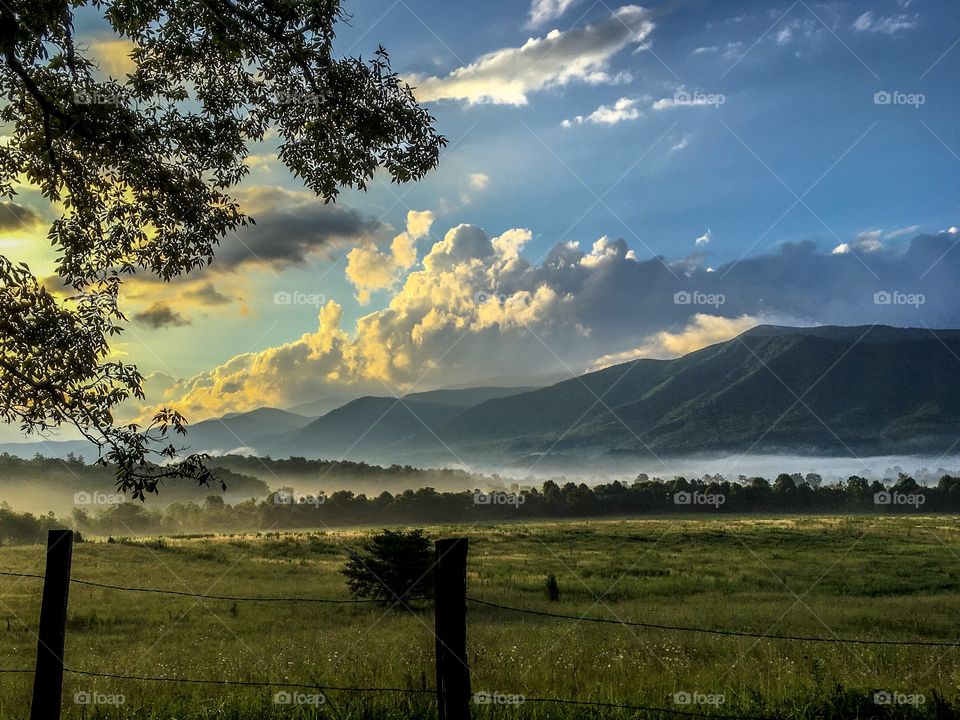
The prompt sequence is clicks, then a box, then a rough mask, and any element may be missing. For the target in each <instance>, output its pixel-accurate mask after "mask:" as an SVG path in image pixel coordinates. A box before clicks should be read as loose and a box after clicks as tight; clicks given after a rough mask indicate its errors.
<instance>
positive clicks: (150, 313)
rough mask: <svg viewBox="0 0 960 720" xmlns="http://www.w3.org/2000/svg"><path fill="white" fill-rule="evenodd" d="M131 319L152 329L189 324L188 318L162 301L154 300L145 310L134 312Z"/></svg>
mask: <svg viewBox="0 0 960 720" xmlns="http://www.w3.org/2000/svg"><path fill="white" fill-rule="evenodd" d="M133 319H134V320H135V321H136V322H138V323H141V324H143V325H146V326H147V327H150V328H153V329H154V330H159V329H160V328H164V327H182V326H184V325H189V324H190V320H189V319H188V318H186V317H184V316H183V315H181V314H180V313H179V312H177V311H176V310H174V309H173V308H172V307H170V306H169V305H168V304H167V303H165V302H162V301H158V302H155V303H153V304H152V305H151V306H150V307H148V308H147V309H146V310H143V311H141V312H138V313H135V314H134V316H133Z"/></svg>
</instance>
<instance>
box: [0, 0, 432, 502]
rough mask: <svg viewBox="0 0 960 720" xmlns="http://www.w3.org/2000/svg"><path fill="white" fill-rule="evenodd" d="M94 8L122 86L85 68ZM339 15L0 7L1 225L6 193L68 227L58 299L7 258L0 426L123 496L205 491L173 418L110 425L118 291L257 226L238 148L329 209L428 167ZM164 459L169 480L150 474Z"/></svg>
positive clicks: (117, 395)
mask: <svg viewBox="0 0 960 720" xmlns="http://www.w3.org/2000/svg"><path fill="white" fill-rule="evenodd" d="M84 5H90V6H92V7H93V8H96V9H98V10H100V11H102V12H103V15H104V17H105V19H106V21H107V22H108V23H109V25H110V26H111V27H112V29H113V30H114V31H115V33H116V34H117V35H118V36H120V38H122V39H125V40H128V41H130V43H131V47H132V50H131V55H130V57H131V60H132V61H133V63H134V69H133V71H132V72H130V73H129V74H127V75H126V76H125V77H124V78H122V79H115V78H112V77H107V76H105V75H104V74H103V73H101V72H100V71H99V69H98V68H97V66H96V64H95V61H94V60H93V59H92V58H91V57H88V55H87V54H85V48H84V46H83V44H82V43H80V42H77V40H76V37H75V32H74V15H75V13H76V12H77V11H78V9H80V8H81V7H82V6H84ZM343 19H344V14H343V11H342V9H341V8H340V4H339V1H338V0H297V1H296V2H291V0H5V2H3V3H0V98H2V101H0V121H2V122H3V123H4V124H5V125H6V127H7V128H9V130H8V131H7V132H8V138H7V139H6V142H5V144H4V145H3V146H0V199H4V202H3V207H0V212H12V211H15V210H16V209H18V206H16V205H14V204H13V203H12V199H13V198H14V196H16V194H17V188H18V187H19V186H21V185H22V184H28V185H29V186H31V187H32V188H35V189H38V190H39V192H40V193H42V195H43V197H44V198H46V199H47V200H48V201H50V203H51V204H52V206H53V207H56V208H57V211H58V212H60V215H59V217H57V218H56V219H55V220H54V221H53V223H52V224H51V226H50V228H49V231H48V240H49V242H50V244H51V245H52V246H53V248H54V249H55V251H56V272H57V275H59V279H58V284H62V285H63V286H64V287H66V288H69V291H68V292H69V293H72V295H71V297H69V298H67V299H65V300H64V299H58V298H57V297H55V296H54V295H53V294H51V292H50V291H49V290H48V288H47V287H46V286H45V284H44V283H42V282H41V281H40V280H38V278H37V277H35V276H34V275H33V274H32V273H31V271H30V268H29V267H28V266H27V265H25V264H22V263H20V264H17V263H15V262H14V261H12V260H10V259H8V258H6V257H3V256H0V419H2V420H4V421H6V422H11V423H17V424H19V425H20V426H21V427H22V429H23V430H24V431H26V432H44V431H49V430H52V429H54V428H57V427H59V426H62V425H65V424H68V425H73V426H75V427H77V428H78V429H79V430H80V431H81V432H82V433H83V434H84V435H85V436H86V437H87V438H88V439H90V440H91V441H93V442H94V443H96V444H97V445H98V447H99V448H100V455H101V460H103V461H104V462H105V463H109V464H111V465H114V466H115V467H116V472H117V484H118V486H119V487H120V488H121V489H124V490H127V489H129V490H132V492H133V494H134V496H135V497H140V498H142V497H143V494H144V493H145V492H156V490H157V486H158V484H159V483H160V482H162V480H163V479H164V478H168V477H174V476H180V477H189V478H192V479H193V480H195V481H197V482H199V483H201V484H206V483H208V482H209V481H210V480H211V479H212V476H211V474H210V473H209V471H208V470H207V469H206V467H205V465H204V462H203V460H204V458H203V457H202V456H197V455H193V456H189V457H187V458H185V459H182V458H181V457H180V450H181V448H176V447H175V446H174V445H173V444H172V442H171V437H173V436H174V435H176V434H181V433H184V432H185V422H184V418H183V417H182V416H180V415H179V414H178V413H177V412H174V411H173V410H162V411H160V412H158V413H157V414H156V416H155V418H154V419H153V421H152V422H151V423H149V424H148V425H147V426H146V427H142V426H138V425H127V426H122V427H118V426H116V425H115V423H114V413H115V410H116V409H117V406H118V405H119V404H120V403H122V402H124V401H125V400H127V399H129V398H140V399H142V398H143V389H142V381H143V378H142V376H141V374H140V373H139V372H138V371H137V368H136V367H134V366H131V365H128V364H125V363H122V362H117V361H114V360H110V359H108V356H109V350H110V346H109V341H110V338H113V337H115V336H116V335H117V334H119V333H120V332H122V330H123V322H124V321H125V317H124V315H123V312H122V310H121V308H120V307H119V306H118V304H117V298H118V291H119V287H120V285H121V283H122V282H123V280H124V278H127V277H129V276H130V275H133V274H134V273H137V272H146V273H149V274H151V275H154V276H156V277H159V278H161V279H163V280H167V281H169V280H171V279H173V278H176V277H179V276H181V275H183V274H185V273H189V272H190V271H192V270H195V269H197V268H200V267H203V266H204V265H206V264H208V263H210V262H211V261H212V259H213V257H214V254H215V251H216V248H217V245H218V243H219V242H220V240H221V238H223V237H224V236H226V235H227V234H229V233H231V232H234V231H236V230H238V229H239V228H241V227H243V226H245V225H246V224H248V223H251V222H253V219H252V218H249V217H247V216H246V215H244V213H243V212H242V210H241V209H240V207H239V205H238V203H237V202H236V201H235V200H234V199H233V198H232V197H231V196H230V189H231V188H233V187H234V186H236V185H237V183H239V182H240V181H241V180H242V179H243V178H244V176H245V175H246V174H247V172H248V168H247V165H246V164H245V162H244V160H245V159H246V157H247V152H248V150H247V148H248V143H251V142H256V141H260V140H263V139H264V136H265V135H266V133H267V132H268V130H270V131H273V132H275V133H276V134H277V135H278V136H279V137H280V138H281V139H282V142H281V144H280V147H279V152H278V154H279V158H280V160H282V161H283V163H284V164H285V165H286V166H287V167H288V168H289V169H290V170H291V171H292V172H293V173H294V174H295V175H296V176H297V177H298V178H300V179H301V180H302V181H303V183H304V184H305V185H306V186H307V187H309V188H310V189H311V190H313V191H314V192H315V193H316V194H317V195H318V196H319V197H321V198H323V199H324V201H327V202H329V201H332V200H335V199H336V197H337V194H338V191H339V189H340V188H341V187H343V186H349V187H356V188H360V189H366V187H367V184H368V182H369V181H370V180H371V179H372V177H373V175H374V172H375V170H376V169H377V168H378V167H384V168H385V169H386V170H387V171H388V172H389V174H390V176H391V178H392V179H393V180H394V181H396V182H405V181H410V180H416V179H418V178H420V177H422V176H423V175H424V174H425V173H426V172H427V171H429V170H430V169H432V168H433V167H435V166H436V163H437V160H438V157H439V152H440V150H441V148H442V147H443V146H444V144H445V143H446V140H445V138H444V137H443V136H441V135H439V134H437V132H436V131H435V129H434V119H433V118H432V117H431V116H430V114H429V113H428V112H427V111H426V110H425V109H424V108H422V107H420V106H419V105H418V103H417V102H416V100H415V98H414V96H413V94H412V92H411V89H410V87H409V86H408V85H406V84H405V83H404V82H403V81H402V80H400V79H399V78H398V77H397V75H396V74H395V73H393V72H392V71H391V69H390V63H389V59H388V56H387V53H386V51H385V50H384V49H383V48H382V47H380V48H378V49H377V51H376V53H375V54H374V56H373V57H372V58H371V59H369V60H368V61H363V60H362V59H359V58H351V57H337V56H335V55H334V53H333V42H334V30H335V25H336V24H337V23H338V22H339V21H341V20H343ZM160 460H164V461H165V464H161V463H160V462H158V461H160Z"/></svg>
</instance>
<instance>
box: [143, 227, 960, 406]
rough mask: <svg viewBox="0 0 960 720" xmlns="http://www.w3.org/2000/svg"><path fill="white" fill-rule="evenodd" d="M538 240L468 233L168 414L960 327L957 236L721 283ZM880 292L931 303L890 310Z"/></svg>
mask: <svg viewBox="0 0 960 720" xmlns="http://www.w3.org/2000/svg"><path fill="white" fill-rule="evenodd" d="M407 232H411V229H410V228H408V231H407ZM531 239H532V233H531V231H530V230H529V229H525V228H514V229H510V230H506V231H504V232H501V233H500V234H499V235H494V236H491V235H489V234H488V233H486V232H485V231H484V230H482V229H481V228H478V227H475V226H472V225H457V226H455V227H453V228H451V229H449V230H448V231H447V232H446V233H445V234H444V235H443V237H442V238H441V239H439V240H437V241H436V242H434V244H433V246H432V247H431V248H430V249H429V251H428V252H427V253H426V255H424V257H423V259H422V260H421V261H420V262H419V263H418V262H413V263H412V264H411V265H410V266H409V268H408V269H405V270H402V271H400V273H399V276H398V277H397V279H396V280H395V282H396V286H395V289H394V290H392V294H391V297H390V299H389V302H388V303H387V305H386V306H385V307H383V308H381V309H378V310H375V311H373V312H371V313H369V314H367V315H365V316H363V317H361V318H360V319H359V320H357V322H356V323H355V325H353V326H352V327H346V326H344V323H343V312H342V308H341V307H340V305H339V304H337V303H336V302H333V301H330V302H328V303H327V304H326V305H324V306H323V307H322V309H321V310H320V312H319V317H318V325H317V327H316V328H314V329H312V330H310V331H309V332H306V333H304V334H303V335H302V336H301V337H300V338H299V339H298V340H295V341H293V342H291V343H287V344H285V345H281V346H278V347H273V348H268V349H266V350H263V351H261V352H256V353H248V354H245V355H240V356H237V357H235V358H233V359H232V360H230V361H229V362H227V363H225V364H224V365H221V366H219V367H217V368H215V369H213V370H211V371H210V372H208V373H204V374H201V375H198V376H196V377H193V378H189V379H186V380H182V381H179V382H178V383H176V384H175V385H174V386H172V387H171V388H169V389H168V390H167V393H166V396H165V397H164V398H163V400H165V401H167V402H170V403H171V404H173V405H174V406H176V407H178V408H180V409H182V410H184V411H185V412H188V413H190V416H191V417H193V418H195V419H199V417H203V416H209V415H211V414H220V413H223V412H225V411H228V410H247V409H253V408H255V407H258V406H262V405H272V406H280V407H283V406H291V405H294V404H296V403H300V402H304V401H306V400H310V399H316V398H320V397H325V396H329V395H337V394H341V395H342V394H344V392H345V391H347V392H349V393H353V394H360V393H371V392H372V393H378V394H384V393H385V392H389V391H396V392H401V391H406V390H409V389H411V388H421V389H422V388H424V387H442V386H449V385H457V384H464V383H470V382H477V381H482V380H483V379H485V378H493V377H498V378H514V379H516V378H519V377H525V378H528V379H529V378H531V377H534V376H540V377H543V376H548V375H551V374H555V373H558V372H570V371H573V372H579V371H582V370H584V369H587V368H590V367H596V366H597V364H598V363H601V364H602V363H611V362H617V361H622V360H623V359H630V358H632V357H635V356H638V355H641V354H643V353H646V354H648V355H651V356H654V355H656V356H666V355H669V354H681V353H683V352H687V351H689V350H692V349H695V348H696V347H698V346H700V345H702V344H708V343H710V342H713V341H719V340H722V339H726V338H727V337H729V336H730V335H731V334H735V333H736V332H737V331H738V330H741V329H746V328H748V327H750V326H752V325H753V324H756V323H758V322H780V323H785V324H808V325H816V324H842V325H857V324H872V323H886V324H891V325H906V326H915V327H919V326H923V325H927V326H929V327H955V326H957V325H958V323H960V287H958V286H957V284H956V282H955V278H956V276H957V274H958V273H960V253H951V252H950V249H951V248H952V247H953V246H954V245H955V244H956V241H957V235H955V234H950V233H947V232H944V233H941V234H938V235H920V236H917V237H915V238H914V239H913V240H912V241H911V242H910V244H909V246H907V247H906V248H904V249H902V250H894V249H892V248H890V247H887V246H884V247H883V248H881V249H877V250H873V251H870V250H868V249H866V247H863V246H861V245H860V244H857V243H855V242H854V241H851V243H852V244H853V245H854V246H852V247H851V248H850V249H849V251H848V252H845V253H839V254H832V253H830V252H829V248H827V249H826V250H824V249H818V248H817V246H816V245H815V244H814V243H812V242H800V243H787V244H784V245H782V246H780V247H779V248H778V250H777V251H776V252H774V253H771V254H766V255H760V256H755V257H751V258H746V259H743V260H740V261H738V262H735V263H729V264H726V265H720V266H718V267H717V268H716V271H713V270H712V269H711V268H704V267H703V264H702V255H701V256H699V257H694V256H691V257H688V258H684V259H682V260H681V261H676V262H668V261H667V260H665V259H663V258H649V259H638V258H637V256H636V254H635V253H634V252H633V251H632V250H631V249H630V248H629V247H628V245H627V243H626V242H625V241H624V240H623V239H613V238H609V237H604V238H600V239H599V240H597V241H596V242H594V243H592V244H590V245H589V246H588V247H587V249H586V250H584V249H581V247H580V245H579V244H578V243H576V242H565V243H558V244H557V245H555V246H554V247H553V248H552V249H551V250H550V251H549V253H547V255H546V256H545V258H544V259H543V261H542V262H541V263H539V264H533V263H531V262H530V261H529V260H528V259H527V258H526V257H524V248H525V247H526V245H527V244H528V243H529V242H530V241H531ZM391 252H392V248H391ZM391 281H392V282H393V281H394V280H393V278H391ZM878 293H881V294H882V293H887V294H888V295H887V296H889V295H895V294H896V293H901V294H908V295H917V294H919V295H922V296H923V298H924V302H923V303H914V304H910V303H899V302H882V301H881V302H878V301H877V299H876V298H877V297H878V295H877V294H878ZM881 297H884V296H883V295H881ZM384 383H385V384H386V387H385V386H384ZM158 402H159V401H158Z"/></svg>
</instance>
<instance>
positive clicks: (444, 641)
mask: <svg viewBox="0 0 960 720" xmlns="http://www.w3.org/2000/svg"><path fill="white" fill-rule="evenodd" d="M436 553H437V555H436V566H435V568H434V572H435V578H436V595H435V604H434V618H435V633H436V637H437V640H436V654H437V708H438V712H439V718H440V720H470V668H469V667H468V666H467V538H450V539H446V540H437V542H436Z"/></svg>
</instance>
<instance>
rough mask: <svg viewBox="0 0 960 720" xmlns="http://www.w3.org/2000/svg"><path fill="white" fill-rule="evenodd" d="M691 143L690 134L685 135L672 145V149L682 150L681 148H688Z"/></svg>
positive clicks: (675, 150)
mask: <svg viewBox="0 0 960 720" xmlns="http://www.w3.org/2000/svg"><path fill="white" fill-rule="evenodd" d="M689 145H690V137H689V136H688V135H684V136H683V137H682V138H680V141H679V142H677V143H674V144H673V145H672V146H671V147H670V149H671V150H673V151H674V152H680V151H681V150H686V149H687V146H689Z"/></svg>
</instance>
